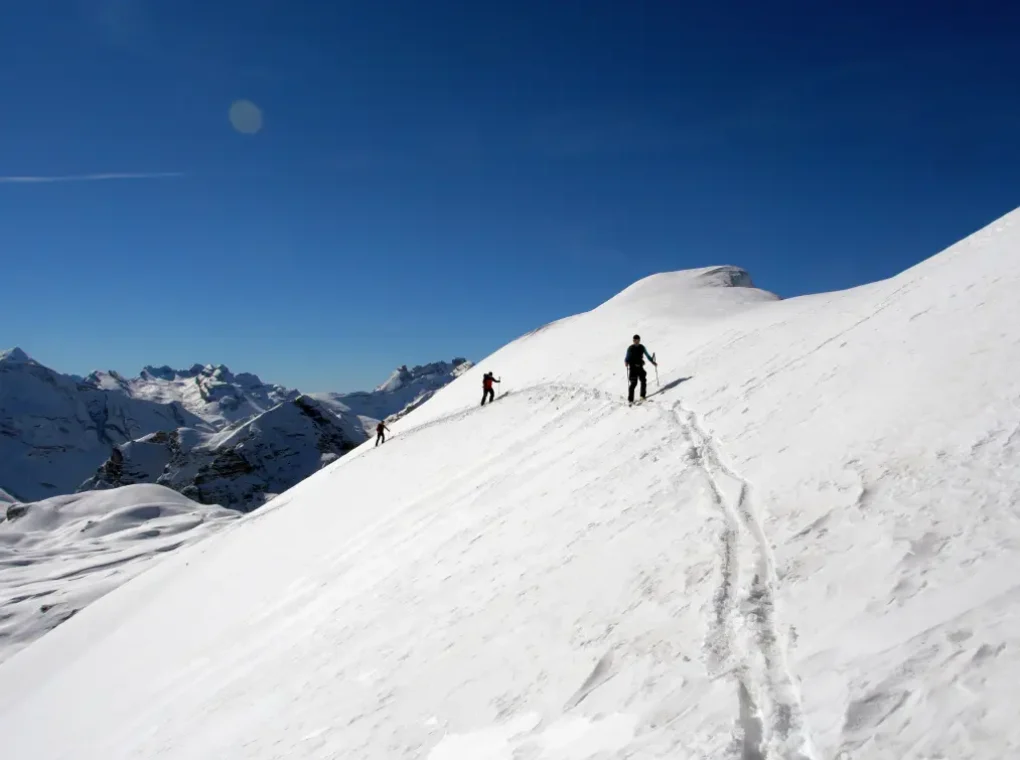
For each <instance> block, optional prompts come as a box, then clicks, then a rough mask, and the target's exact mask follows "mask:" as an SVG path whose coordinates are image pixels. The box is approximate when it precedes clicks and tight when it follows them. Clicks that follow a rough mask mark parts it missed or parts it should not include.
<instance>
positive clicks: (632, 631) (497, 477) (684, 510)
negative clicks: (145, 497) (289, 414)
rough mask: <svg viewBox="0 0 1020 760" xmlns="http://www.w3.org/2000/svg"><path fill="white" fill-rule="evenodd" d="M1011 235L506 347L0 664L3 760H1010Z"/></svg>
mask: <svg viewBox="0 0 1020 760" xmlns="http://www.w3.org/2000/svg"><path fill="white" fill-rule="evenodd" d="M1018 249H1020V212H1014V213H1013V214H1010V215H1008V216H1007V217H1004V218H1003V219H1001V220H999V221H998V222H996V223H994V224H992V225H989V226H988V227H987V228H985V229H983V230H981V231H979V232H978V233H975V234H974V235H972V236H970V237H969V238H967V239H966V240H964V241H962V242H961V243H959V244H958V245H956V246H954V247H952V248H950V249H949V250H947V251H945V252H943V253H941V254H939V255H937V256H934V257H932V258H931V259H929V260H928V261H926V262H923V263H922V264H920V265H918V266H917V267H914V268H912V269H910V270H907V271H906V272H904V273H902V274H901V275H898V276H897V277H894V278H891V279H889V280H886V281H883V282H879V283H874V284H872V285H868V286H865V287H862V288H855V289H852V290H848V291H843V292H839V293H828V294H821V295H816V296H809V297H803V298H792V299H788V300H779V299H777V298H775V297H774V296H772V295H771V294H768V293H765V292H763V291H760V290H757V289H755V288H753V287H749V284H748V283H747V281H746V280H745V279H744V277H743V276H741V275H739V274H738V273H737V272H736V271H734V270H733V269H732V268H725V269H716V268H714V269H713V270H697V271H694V272H686V273H685V272H679V273H668V274H665V275H657V276H654V277H651V278H646V279H645V280H642V281H641V282H640V283H636V284H635V285H634V286H632V287H631V288H628V289H627V290H626V291H623V292H622V293H621V294H620V295H618V296H617V297H615V298H614V299H611V300H610V301H608V302H607V303H605V304H603V305H601V306H599V307H597V308H595V309H593V310H591V311H589V312H587V313H585V314H580V315H577V316H575V317H572V318H569V319H566V320H560V321H559V322H556V323H553V324H552V325H549V326H547V327H546V328H545V329H539V330H536V331H534V332H533V333H530V334H528V335H527V336H525V337H524V338H521V339H520V340H518V341H515V342H514V343H511V344H510V345H508V346H506V347H504V348H503V349H501V350H500V351H497V352H496V353H495V354H493V355H492V356H490V357H488V358H486V359H485V360H484V361H483V362H480V363H479V364H478V365H477V367H474V368H471V369H469V370H468V371H466V372H464V374H463V375H461V376H460V377H459V378H458V379H457V380H455V381H454V382H452V383H450V384H449V385H447V386H446V387H444V388H443V389H441V390H439V391H438V392H437V393H436V394H435V395H434V396H433V398H432V399H431V400H430V401H429V402H428V403H426V404H424V405H422V406H421V407H419V408H417V409H416V410H414V411H412V412H410V413H409V414H407V415H406V416H405V417H403V418H402V419H400V420H398V421H397V422H395V423H394V424H393V431H394V432H393V436H392V437H391V438H390V440H389V441H387V443H386V444H385V445H383V446H381V447H379V448H377V449H376V448H373V446H372V444H371V443H368V444H366V445H363V446H362V447H359V448H358V449H357V450H355V451H354V452H352V453H351V454H349V455H347V456H345V457H343V458H342V459H340V460H339V461H337V462H335V463H334V464H332V465H331V466H329V467H328V468H326V469H324V470H322V471H320V472H318V473H316V474H315V475H313V476H312V477H309V478H307V479H305V480H303V481H302V482H301V483H299V484H298V485H297V486H295V487H294V488H292V489H290V490H289V491H287V492H286V493H284V494H281V495H280V496H279V497H277V498H276V499H275V500H274V501H273V502H272V503H270V504H268V505H267V506H266V507H265V508H263V509H261V510H259V511H257V512H255V513H253V514H252V515H251V516H249V517H246V518H243V519H241V520H238V521H236V522H235V523H234V524H232V525H230V526H227V527H226V528H225V529H223V530H221V531H219V532H218V533H217V534H216V535H214V536H212V537H210V538H208V539H207V540H206V541H203V542H202V543H201V544H199V545H195V546H191V547H185V548H183V549H181V550H180V551H178V552H176V553H174V554H173V555H172V556H170V557H168V558H166V559H165V560H164V561H163V562H161V563H159V565H158V566H156V567H154V568H152V569H151V570H150V571H149V572H147V573H145V574H143V575H141V576H139V577H136V578H134V579H132V581H130V582H128V583H126V584H124V585H123V586H121V587H120V588H119V589H117V590H116V591H114V592H111V593H109V594H107V595H106V596H104V597H103V598H102V599H100V600H98V601H97V602H95V603H94V604H92V605H90V606H89V607H88V608H86V609H85V610H83V611H82V612H80V613H79V614H77V615H75V617H74V618H72V619H71V620H69V621H67V622H66V623H64V624H62V625H61V626H59V627H58V628H56V629H55V630H53V631H51V632H50V633H49V634H47V635H46V636H44V637H43V638H41V639H40V640H38V641H36V642H35V643H34V644H32V645H31V646H29V647H28V648H26V649H24V650H23V651H21V652H19V653H18V654H17V655H15V656H14V657H12V658H10V659H9V660H7V661H6V662H5V663H3V664H2V665H0V732H2V733H3V735H4V736H5V737H6V743H5V750H6V751H8V752H10V753H11V754H12V756H14V757H32V758H33V760H51V759H52V760H56V758H62V757H69V756H73V757H75V758H76V760H115V759H116V758H125V759H126V758H132V759H133V760H136V759H144V758H156V757H159V758H161V760H185V759H186V758H187V759H190V758H194V757H233V756H236V757H244V758H249V759H251V760H270V759H271V758H275V757H281V756H287V757H293V758H314V757H334V756H344V757H347V756H350V757H358V758H364V759H365V760H377V759H378V760H383V759H385V760H391V759H393V758H409V759H410V758H426V759H427V760H478V759H479V758H500V759H501V760H502V759H503V758H507V759H509V758H514V757H520V758H536V759H537V758H571V759H574V758H599V757H603V758H609V757H627V758H632V759H636V760H651V759H652V758H662V757H684V758H692V759H693V758H698V759H704V760H708V759H709V758H711V759H712V760H717V759H718V758H737V757H739V758H743V760H778V759H779V758H783V759H784V760H785V759H787V758H789V759H791V760H828V759H829V758H841V759H842V758H854V760H886V759H888V758H896V760H901V759H903V758H923V757H944V758H950V757H952V758H971V757H973V758H989V759H990V758H996V759H998V758H1005V757H1013V756H1015V755H1017V753H1018V752H1020V727H1018V725H1017V723H1016V721H1015V718H1014V715H1013V713H1014V712H1015V711H1013V710H1011V709H1010V705H1011V701H1010V698H1011V696H1012V694H1013V691H1014V690H1015V684H1016V683H1017V682H1018V680H1020V655H1018V654H1017V652H1016V651H1015V650H1016V647H1015V646H1014V644H1015V642H1017V641H1018V640H1020V519H1018V513H1017V504H1018V503H1020V371H1018V370H1020V320H1017V319H1016V318H1015V317H1016V306H1015V293H1016V292H1017V289H1018V286H1020V256H1018V255H1017V254H1018ZM707 271H714V272H715V274H711V275H709V276H706V272H707ZM634 332H638V333H640V334H641V335H642V337H643V338H644V342H645V343H646V345H647V346H648V348H649V350H650V351H653V352H655V353H656V354H657V356H658V359H659V365H660V366H659V367H658V373H659V383H656V381H655V372H654V369H653V368H651V367H649V375H650V378H651V386H650V389H649V390H650V391H652V395H650V396H649V399H648V401H647V402H645V403H644V404H643V405H640V406H636V407H628V405H627V403H626V400H625V399H624V398H623V396H624V394H625V392H626V381H625V377H624V373H623V352H624V349H625V348H626V346H627V344H628V343H629V340H630V336H631V335H632V334H633V333H634ZM484 371H494V372H495V373H496V374H497V376H500V375H502V377H503V379H504V381H505V383H506V387H504V388H503V389H502V390H503V391H505V393H504V394H503V395H501V396H500V397H499V398H497V400H496V401H495V402H494V403H493V404H492V405H490V406H486V407H484V408H480V407H479V406H478V403H479V400H480V393H479V392H480V386H481V375H482V373H483V372H484ZM267 558H270V559H271V561H267ZM210 579H214V580H213V581H211V580H210ZM195 620H201V621H202V624H201V625H195V624H194V621H195ZM153 650H156V651H158V652H159V655H160V656H159V657H153V656H152V651H153ZM82 693H89V694H92V695H94V696H96V697H97V698H95V699H87V700H82V699H80V698H78V695H80V694H82ZM54 714H60V715H65V716H68V717H67V719H66V720H62V721H60V722H59V723H57V724H54V723H53V722H52V721H51V720H48V718H49V717H50V716H52V715H54Z"/></svg>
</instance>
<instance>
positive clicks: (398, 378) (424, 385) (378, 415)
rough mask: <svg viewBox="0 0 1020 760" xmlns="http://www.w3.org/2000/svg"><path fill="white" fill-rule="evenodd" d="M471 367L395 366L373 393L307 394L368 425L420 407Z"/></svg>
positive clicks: (462, 362) (464, 363)
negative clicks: (367, 422)
mask: <svg viewBox="0 0 1020 760" xmlns="http://www.w3.org/2000/svg"><path fill="white" fill-rule="evenodd" d="M472 366H473V365H472V364H471V362H469V361H468V360H467V359H464V358H457V359H454V360H453V361H452V362H433V363H432V364H423V365H418V366H415V367H412V368H410V369H408V368H407V365H404V366H401V367H398V368H397V369H396V370H395V371H394V372H393V374H392V375H390V376H389V378H387V380H386V382H384V383H383V384H382V385H380V386H379V387H378V388H376V389H375V390H373V391H357V392H354V393H312V394H309V395H311V396H313V397H314V398H316V399H318V400H319V401H321V402H322V403H324V404H326V405H328V406H329V407H330V408H331V409H334V410H336V411H337V412H340V413H348V414H355V415H358V416H360V417H364V418H366V419H367V420H368V421H369V424H371V425H374V423H375V421H378V420H385V419H390V418H397V417H401V416H403V415H404V414H406V413H407V412H409V411H411V410H412V409H417V408H418V407H419V406H421V405H422V404H424V403H425V402H426V401H428V400H429V399H430V398H432V396H433V395H435V393H436V392H437V391H439V390H440V389H441V388H443V387H445V386H446V385H448V384H449V383H451V382H452V381H454V380H456V379H457V378H458V377H460V376H461V375H463V374H464V373H465V372H467V371H468V370H469V369H471V367H472Z"/></svg>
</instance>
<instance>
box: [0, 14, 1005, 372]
mask: <svg viewBox="0 0 1020 760" xmlns="http://www.w3.org/2000/svg"><path fill="white" fill-rule="evenodd" d="M1018 39H1020V8H1018V7H1017V4H1016V3H1010V2H1006V1H1003V2H998V3H986V2H980V0H972V1H969V2H966V3H963V2H939V1H938V0H932V1H929V2H923V3H922V2H920V0H917V1H916V2H911V3H901V2H895V0H887V1H881V2H876V1H874V0H869V1H868V2H849V1H846V2H835V1H832V2H824V3H820V2H818V0H810V1H809V0H803V1H797V2H786V1H784V0H774V1H773V2H768V3H765V2H747V1H746V0H742V1H741V2H734V1H730V0H718V1H717V2H711V3H705V2H683V1H682V0H677V1H676V2H665V1H663V2H655V3H652V2H638V0H626V1H623V2H599V1H597V0H585V2H566V1H564V2H551V1H550V0H538V1H535V2H525V1H522V0H518V1H516V2H502V3H491V2H478V1H476V0H464V1H463V2H445V1H444V0H428V1H427V2H426V1H425V0H414V1H413V2H412V0H407V1H406V2H387V1H386V0H375V1H373V2H358V3H354V2H341V1H339V0H337V1H336V2H322V1H321V0H243V1H241V2H238V1H235V0H217V1H216V2H211V1H210V0H12V1H11V2H8V3H6V4H5V5H4V6H3V8H2V9H0V94H2V99H0V106H2V110H0V175H4V176H5V177H54V176H62V177H72V176H76V177H80V175H95V174H105V173H171V174H175V175H179V176H159V177H156V176H153V177H150V178H145V179H142V178H134V179H129V178H121V179H104V180H99V179H91V180H89V179H78V180H75V181H59V182H24V181H19V182H11V181H5V182H0V283H2V293H3V314H4V316H3V318H2V319H0V347H10V346H13V345H20V346H21V347H22V348H24V349H25V350H26V351H28V352H29V353H30V354H32V355H34V356H35V358H37V359H38V360H40V361H42V362H43V363H45V364H48V365H50V366H52V367H54V368H56V369H59V370H62V371H65V372H75V373H85V372H88V371H90V370H91V369H96V368H104V369H105V368H112V369H116V370H118V371H121V372H123V373H126V374H136V373H137V370H138V369H140V367H141V366H142V365H143V364H164V363H167V364H171V365H175V366H187V365H190V364H192V363H194V362H201V363H206V362H213V363H225V364H227V365H228V366H230V367H231V368H232V369H234V370H235V371H242V370H244V371H254V372H257V373H259V374H260V375H262V377H263V379H266V380H270V381H275V382H279V383H283V384H286V385H290V386H296V387H299V388H301V389H303V390H353V389H357V388H363V387H368V386H373V385H375V384H377V383H379V382H381V381H382V380H383V379H384V378H385V377H386V375H387V374H388V373H389V371H390V370H391V369H392V368H393V367H394V366H396V365H397V364H400V363H405V362H406V363H409V364H413V363H420V362H426V361H431V360H434V359H440V358H445V359H449V358H452V357H453V356H454V355H466V356H469V357H471V358H475V359H477V358H480V357H482V356H484V355H485V354H487V353H489V352H490V351H492V350H494V349H496V348H498V347H499V346H500V345H502V344H503V343H505V342H506V341H508V340H511V339H513V338H514V337H516V336H518V335H520V334H521V333H524V332H526V331H528V330H530V329H532V328H534V327H536V326H538V325H540V324H543V323H545V322H547V321H549V320H551V319H555V318H558V317H561V316H564V315H567V314H571V313H575V312H577V311H582V310H586V309H589V308H591V307H593V306H595V305H597V304H598V303H600V302H602V301H603V300H605V299H606V298H608V297H610V296H612V295H613V294H614V293H616V292H618V291H619V290H621V289H622V288H624V287H626V286H627V285H629V284H630V283H631V282H633V281H634V280H636V279H638V278H640V277H642V276H644V275H647V274H650V273H653V272H657V271H664V270H673V269H684V268H689V267H699V266H708V265H715V264H736V265H739V266H743V267H745V268H746V269H748V270H749V271H750V272H751V274H752V276H753V277H754V279H755V281H756V283H757V284H758V285H759V286H760V287H764V288H767V289H769V290H773V291H775V292H777V293H779V294H780V295H783V296H793V295H798V294H802V293H809V292H817V291H823V290H832V289H839V288H846V287H851V286H854V285H858V284H861V283H864V282H868V281H872V280H875V279H879V278H883V277H887V276H890V275H892V274H895V273H896V272H899V271H901V270H902V269H904V268H906V267H909V266H911V265H913V264H915V263H917V262H918V261H920V260H922V259H924V258H927V257H928V256H931V255H933V254H934V253H936V252H938V251H939V250H941V249H942V248H944V247H945V246H947V245H949V244H951V243H953V242H955V241H956V240H957V239H959V238H961V237H963V236H965V235H967V234H969V233H971V232H972V231H974V230H975V229H977V228H979V227H981V226H983V225H984V224H986V223H988V222H990V221H992V220H993V219H995V218H996V217H998V216H1000V215H1002V214H1003V213H1006V212H1008V211H1010V210H1012V209H1013V208H1014V207H1015V206H1017V205H1020V53H1018V48H1017V44H1018V43H1017V40H1018ZM237 99H249V100H251V101H253V102H254V103H256V104H257V105H258V106H259V107H260V108H261V110H262V113H263V126H262V129H261V131H259V132H258V133H256V134H241V133H239V132H237V131H235V130H234V129H233V128H232V126H231V123H230V120H229V118H228V111H229V109H230V106H231V103H232V102H234V101H235V100H237ZM624 338H625V336H623V338H621V339H622V340H623V342H624V343H625V342H626V341H625V339H624ZM500 370H501V371H502V372H504V373H507V374H511V373H512V368H509V367H504V368H500Z"/></svg>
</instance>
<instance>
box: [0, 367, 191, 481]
mask: <svg viewBox="0 0 1020 760" xmlns="http://www.w3.org/2000/svg"><path fill="white" fill-rule="evenodd" d="M181 426H193V427H203V426H205V423H204V422H203V421H202V420H201V419H199V418H198V417H196V416H195V415H193V414H191V413H190V412H188V411H187V410H185V409H184V408H182V407H181V405H180V404H178V403H170V404H161V403H155V402H153V401H148V400H144V399H135V398H130V397H127V396H125V395H123V394H121V393H115V392H110V391H106V390H102V389H100V388H97V387H95V386H93V385H92V384H89V383H83V382H78V381H76V380H75V379H74V378H72V377H70V376H68V375H62V374H60V373H58V372H54V371H53V370H51V369H49V368H47V367H44V366H43V365H41V364H39V363H38V362H35V361H33V360H32V359H30V358H29V357H28V356H27V355H26V354H25V353H24V352H23V351H21V350H20V349H13V350H10V351H4V352H0V487H2V488H4V489H6V490H7V491H8V492H10V494H11V495H12V496H14V497H16V498H18V499H22V500H26V501H29V500H36V499H42V498H46V497H49V496H53V495H56V494H61V493H69V492H72V491H74V489H75V488H76V487H77V486H78V484H79V483H81V482H82V481H83V480H84V479H85V478H87V477H89V475H91V474H92V473H93V472H94V471H95V469H96V467H98V466H99V464H100V463H101V462H102V461H103V460H104V459H105V458H106V457H107V456H109V454H110V448H111V446H113V445H115V444H118V443H124V442H126V441H130V440H132V439H134V438H138V437H140V436H143V435H147V434H148V433H152V432H155V431H157V430H172V429H174V428H177V427H181Z"/></svg>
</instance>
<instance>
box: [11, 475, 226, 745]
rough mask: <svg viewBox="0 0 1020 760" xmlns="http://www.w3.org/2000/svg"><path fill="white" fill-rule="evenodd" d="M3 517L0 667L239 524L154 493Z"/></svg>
mask: <svg viewBox="0 0 1020 760" xmlns="http://www.w3.org/2000/svg"><path fill="white" fill-rule="evenodd" d="M3 511H4V512H5V513H6V516H7V518H8V519H6V520H2V521H0V568H2V570H3V572H2V573H0V600H2V601H0V660H3V659H6V658H7V657H9V656H11V655H12V654H14V652H16V651H18V650H19V649H21V648H22V647H24V646H27V645H28V644H29V643H30V642H31V641H33V640H34V639H36V638H38V637H39V636H41V635H42V634H43V633H45V632H46V631H48V630H50V629H52V628H55V627H56V626H58V625H60V624H61V623H63V622H64V621H66V620H68V619H69V618H70V617H71V616H72V615H74V614H76V613H77V612H79V611H80V610H81V609H82V608H83V607H85V606H86V605H87V604H89V603H90V602H92V601H93V600H95V599H97V598H99V597H100V596H102V595H103V594H105V593H107V592H108V591H110V590H111V589H113V588H116V587H117V586H118V585H120V584H121V583H123V582H124V581H125V580H127V579H128V578H130V577H132V576H134V575H136V574H138V573H140V572H141V571H142V570H144V569H145V568H147V567H148V566H149V564H150V562H151V561H152V560H153V558H155V557H159V556H162V555H163V554H164V553H166V552H170V551H173V550H174V549H177V548H178V547H180V546H183V545H185V544H187V543H190V542H192V541H195V540H196V539H198V538H200V537H203V536H205V535H207V534H208V532H209V531H210V530H211V529H214V528H215V527H217V526H219V525H222V524H225V523H227V522H229V521H230V520H233V519H235V518H237V517H238V516H239V513H237V512H234V511H232V510H228V509H223V508H221V507H215V506H213V507H210V506H203V505H201V504H196V503H195V502H193V501H191V500H189V499H187V498H185V497H184V496H181V495H180V494H179V493H176V492H175V491H171V490H170V489H168V488H164V487H162V486H155V485H136V486H126V487H124V488H118V489H116V490H112V491H104V492H102V493H87V494H77V495H71V496H55V497H53V498H51V499H46V500H45V501H39V502H33V503H27V504H23V503H15V504H11V505H7V506H5V507H3ZM6 756H7V755H6V754H5V757H6ZM11 757H13V755H11ZM26 757H27V756H26Z"/></svg>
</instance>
